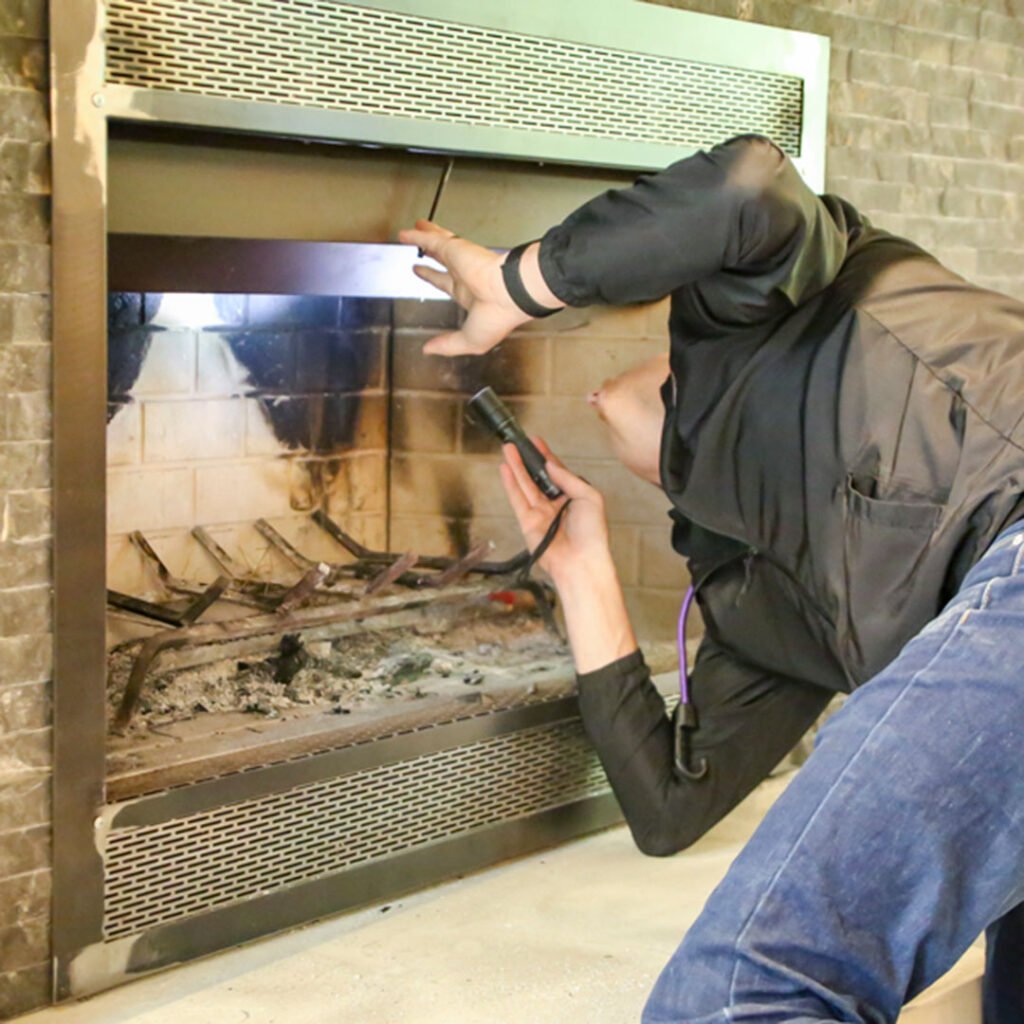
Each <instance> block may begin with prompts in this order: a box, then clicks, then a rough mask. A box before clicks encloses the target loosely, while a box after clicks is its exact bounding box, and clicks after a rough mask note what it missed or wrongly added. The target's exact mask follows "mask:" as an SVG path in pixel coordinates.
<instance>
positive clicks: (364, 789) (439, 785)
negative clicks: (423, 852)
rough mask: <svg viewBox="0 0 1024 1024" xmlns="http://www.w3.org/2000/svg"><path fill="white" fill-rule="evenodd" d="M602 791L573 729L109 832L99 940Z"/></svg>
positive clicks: (531, 734)
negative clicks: (102, 924)
mask: <svg viewBox="0 0 1024 1024" xmlns="http://www.w3.org/2000/svg"><path fill="white" fill-rule="evenodd" d="M607 788H608V784H607V781H606V780H605V777H604V774H603V772H602V770H601V767H600V764H599V763H598V761H597V759H596V757H595V755H594V753H593V751H592V749H591V748H590V746H589V744H588V743H587V741H586V739H585V738H584V736H583V730H582V727H581V726H580V724H579V723H578V722H572V723H563V724H560V725H554V726H544V727H538V728H534V729H527V730H522V731H519V732H514V733H510V734H508V735H504V736H499V737H496V738H493V739H489V740H484V741H481V742H478V743H473V744H467V745H466V746H462V747H457V748H454V749H451V750H445V751H441V752H438V753H434V754H427V755H423V756H420V757H414V758H410V759H408V760H406V761H401V762H398V763H396V764H391V765H387V766H384V767H381V768H374V769H368V770H366V771H360V772H354V773H352V774H350V775H346V776H342V777H341V778H336V779H330V780H327V781H324V782H318V783H314V784H311V785H307V786H299V787H296V788H294V789H291V790H288V791H286V792H282V793H276V794H274V795H271V796H266V797H261V798H257V799H253V800H248V801H245V802H242V803H238V804H230V805H228V806H225V807H219V808H216V809H215V810H211V811H205V812H203V813H199V814H194V815H191V816H189V817H187V818H180V819H176V820H173V821H169V822H165V823H162V824H159V825H152V826H142V827H138V828H126V829H115V830H113V831H112V832H111V834H110V838H109V842H108V845H107V853H106V916H105V921H104V932H105V935H106V937H107V938H116V937H118V936H122V935H131V934H136V933H138V932H141V931H144V930H145V929H147V928H152V927H154V926H156V925H160V924H166V923H167V922H170V921H174V920H177V919H180V918H183V917H187V916H189V915H192V914H198V913H202V912H203V911H206V910H210V909H212V908H214V907H218V906H223V905H226V904H230V903H235V902H238V901H240V900H244V899H247V898H251V897H253V896H256V895H261V896H262V895H266V894H269V893H272V892H274V891H277V890H280V889H283V888H286V887H288V886H291V885H295V884H297V883H301V882H307V881H311V880H312V879H315V878H319V877H323V876H325V875H329V874H333V873H335V872H338V871H340V870H342V869H344V868H348V867H352V866H353V865H357V864H363V863H367V862H369V861H373V860H376V859H379V858H383V857H387V856H389V855H392V854H396V853H399V852H401V851H405V850H411V849H413V848H415V847H418V846H422V845H424V844H426V843H430V842H434V841H436V840H439V839H444V838H447V837H449V836H455V835H459V834H461V833H465V832H468V831H469V830H471V829H477V828H481V827H483V826H486V825H493V824H495V823H497V822H502V821H509V820H513V819H516V818H522V817H525V816H527V815H530V814H534V813H536V812H538V811H543V810H545V809H548V808H552V807H558V806H561V805H563V804H567V803H572V802H574V801H577V800H581V799H583V798H585V797H588V796H593V795H596V794H599V793H603V792H606V791H607Z"/></svg>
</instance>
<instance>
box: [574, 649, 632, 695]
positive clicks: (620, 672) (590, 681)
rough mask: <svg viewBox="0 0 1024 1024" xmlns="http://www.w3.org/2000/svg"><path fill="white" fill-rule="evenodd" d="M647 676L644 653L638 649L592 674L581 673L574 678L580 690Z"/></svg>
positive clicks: (595, 670)
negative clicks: (633, 677) (632, 677)
mask: <svg viewBox="0 0 1024 1024" xmlns="http://www.w3.org/2000/svg"><path fill="white" fill-rule="evenodd" d="M637 674H639V675H641V676H644V675H647V674H648V669H647V662H645V661H644V653H643V651H641V650H640V649H639V648H637V649H636V650H635V651H633V652H632V653H631V654H626V655H624V656H623V657H621V658H618V659H617V660H616V661H611V662H609V663H608V664H607V665H604V666H602V667H601V668H596V669H594V670H593V671H592V672H581V673H578V674H577V676H576V685H577V686H578V687H579V688H580V689H590V688H591V687H600V686H607V685H611V684H613V683H616V682H619V683H621V682H622V680H624V679H628V678H630V677H631V676H635V675H637Z"/></svg>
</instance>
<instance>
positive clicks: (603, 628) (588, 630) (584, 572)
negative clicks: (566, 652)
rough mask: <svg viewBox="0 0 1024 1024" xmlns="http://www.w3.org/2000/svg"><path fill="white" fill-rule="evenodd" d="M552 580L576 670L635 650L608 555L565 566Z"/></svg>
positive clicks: (595, 666) (586, 669)
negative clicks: (560, 602)
mask: <svg viewBox="0 0 1024 1024" xmlns="http://www.w3.org/2000/svg"><path fill="white" fill-rule="evenodd" d="M554 583H555V588H556V589H557V590H558V596H559V597H560V598H561V600H562V608H563V612H564V614H565V625H566V629H567V630H568V633H569V645H570V646H571V647H572V654H573V660H574V662H575V664H576V671H577V672H579V673H583V672H593V671H595V670H596V669H599V668H602V667H604V666H605V665H608V664H610V663H611V662H613V661H616V660H618V659H619V658H622V657H625V656H626V655H627V654H630V653H632V652H633V651H635V650H636V647H637V643H636V637H635V635H634V633H633V627H632V625H631V624H630V621H629V615H628V613H627V612H626V602H625V598H624V597H623V593H622V586H621V584H620V583H619V577H618V574H617V573H616V571H615V566H614V564H613V562H612V559H611V555H608V556H607V557H601V558H596V559H589V560H587V562H585V563H584V562H577V563H575V564H572V565H570V566H567V567H566V568H565V569H564V570H562V571H561V572H560V573H559V574H558V576H557V577H555V579H554Z"/></svg>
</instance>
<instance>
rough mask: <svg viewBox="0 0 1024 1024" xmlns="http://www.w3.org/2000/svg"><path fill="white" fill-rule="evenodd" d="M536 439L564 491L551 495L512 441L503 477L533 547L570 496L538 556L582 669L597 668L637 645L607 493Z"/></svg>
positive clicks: (573, 651)
mask: <svg viewBox="0 0 1024 1024" xmlns="http://www.w3.org/2000/svg"><path fill="white" fill-rule="evenodd" d="M533 443H534V444H535V445H536V446H537V447H538V448H539V449H540V450H541V452H543V454H544V456H545V457H546V458H547V460H548V461H547V470H548V473H549V474H550V476H551V479H552V480H553V481H554V482H555V483H556V484H558V486H559V487H560V488H561V489H562V491H563V492H564V497H561V498H556V499H555V500H554V501H552V500H551V499H550V498H547V497H545V496H544V494H543V493H542V492H541V490H540V488H538V487H537V485H536V484H535V483H534V482H533V480H531V479H530V475H529V473H527V472H526V468H525V467H524V466H523V460H522V459H521V458H520V456H519V452H518V451H517V450H516V448H515V446H514V445H510V444H507V445H505V448H504V454H505V464H504V465H503V466H502V467H501V482H502V483H503V484H504V485H505V493H506V494H507V495H508V500H509V502H510V503H511V505H512V510H513V511H514V512H515V514H516V519H517V520H518V521H519V528H520V529H521V530H522V531H523V536H524V537H525V538H526V544H527V546H528V547H529V548H530V550H531V551H532V550H533V549H534V548H536V546H537V545H538V544H539V543H540V542H541V540H542V539H543V537H544V535H545V533H547V530H548V527H549V526H550V525H551V523H552V521H553V520H554V518H555V516H556V515H557V514H558V510H559V509H560V508H561V507H562V506H563V505H564V504H565V503H566V501H569V500H570V499H571V501H572V503H571V504H570V505H569V508H568V509H567V511H566V513H565V515H564V516H563V517H562V524H561V526H560V527H559V528H558V533H557V534H556V535H555V538H554V540H552V542H551V544H550V546H549V547H548V549H547V551H545V552H544V555H543V557H542V558H541V560H540V564H541V565H542V566H543V567H544V568H545V569H546V570H547V571H548V572H549V573H550V574H551V578H552V580H553V581H554V583H555V588H556V589H557V590H558V595H559V597H560V598H561V599H562V609H563V611H564V613H565V625H566V629H567V630H568V633H569V645H570V646H571V647H572V656H573V661H574V662H575V664H576V671H577V672H593V671H594V670H595V669H599V668H601V667H602V666H604V665H607V664H609V663H610V662H612V661H616V660H617V659H619V658H622V657H625V656H626V655H627V654H630V653H631V652H633V651H635V650H636V637H635V636H634V634H633V628H632V626H630V624H629V615H628V614H627V612H626V603H625V600H624V598H623V596H622V586H621V585H620V583H619V578H618V574H617V573H616V572H615V564H614V562H613V561H612V555H611V548H610V545H609V542H608V522H607V520H606V519H605V514H604V499H603V498H602V497H601V495H600V493H599V492H597V491H595V490H594V488H593V487H591V486H590V484H588V483H587V482H586V481H585V480H583V479H581V478H580V477H578V476H576V475H575V474H573V473H570V472H569V470H567V469H566V468H565V466H563V465H562V463H561V462H559V461H558V460H557V459H556V458H555V457H554V456H553V455H552V454H551V450H550V449H549V448H548V446H547V445H546V444H545V443H544V442H543V441H541V440H540V439H539V438H536V437H535V438H533Z"/></svg>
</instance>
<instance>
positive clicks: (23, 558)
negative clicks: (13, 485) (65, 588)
mask: <svg viewBox="0 0 1024 1024" xmlns="http://www.w3.org/2000/svg"><path fill="white" fill-rule="evenodd" d="M7 507H8V508H10V496H8V505H7ZM50 557H51V551H50V542H49V541H48V540H40V541H18V542H14V541H9V540H0V590H7V589H10V588H13V587H32V586H38V585H40V584H44V583H45V584H48V583H49V582H50V579H51V569H50Z"/></svg>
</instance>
